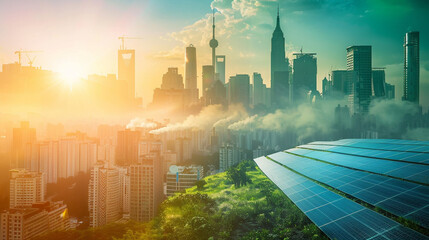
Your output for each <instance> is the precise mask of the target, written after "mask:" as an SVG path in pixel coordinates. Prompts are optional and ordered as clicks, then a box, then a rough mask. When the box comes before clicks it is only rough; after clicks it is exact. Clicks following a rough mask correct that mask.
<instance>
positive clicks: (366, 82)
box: [347, 46, 372, 114]
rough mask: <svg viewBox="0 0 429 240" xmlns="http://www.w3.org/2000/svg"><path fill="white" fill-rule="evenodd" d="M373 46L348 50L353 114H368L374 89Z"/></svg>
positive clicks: (349, 48)
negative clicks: (372, 85) (372, 82)
mask: <svg viewBox="0 0 429 240" xmlns="http://www.w3.org/2000/svg"><path fill="white" fill-rule="evenodd" d="M371 52H372V50H371V46H351V47H348V48H347V70H348V71H349V81H350V85H351V86H352V87H351V91H350V95H349V102H350V106H351V110H352V113H360V114H365V113H368V110H369V104H370V101H371V95H372V88H371V79H372V56H371Z"/></svg>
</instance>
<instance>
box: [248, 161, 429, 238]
mask: <svg viewBox="0 0 429 240" xmlns="http://www.w3.org/2000/svg"><path fill="white" fill-rule="evenodd" d="M255 162H256V163H257V164H258V166H259V168H260V169H261V170H262V172H264V173H265V175H266V176H267V177H268V178H270V179H271V180H272V181H273V182H274V184H276V185H277V186H278V187H279V188H280V189H281V190H282V191H283V192H284V193H285V194H286V195H287V196H288V197H289V198H290V199H291V200H292V201H293V202H294V203H295V204H296V205H297V206H298V208H300V209H301V210H302V211H303V212H304V213H305V214H306V215H307V216H308V217H309V218H310V220H311V221H313V222H314V223H315V224H316V225H317V226H318V227H319V228H320V229H321V230H322V231H323V232H324V233H325V234H326V235H327V236H328V237H329V238H331V239H368V238H378V239H380V238H383V237H384V238H387V239H427V237H425V236H424V235H422V234H420V233H418V232H416V231H414V230H411V229H409V228H406V227H404V226H402V225H400V224H399V223H397V222H395V221H393V220H391V219H389V218H387V217H385V216H383V215H381V214H379V213H376V212H374V211H372V210H369V209H367V208H365V207H364V206H362V205H359V204H358V203H356V202H353V201H352V200H349V199H347V198H344V197H342V196H340V195H338V194H336V193H334V192H331V191H329V190H328V189H326V188H324V187H322V186H321V185H319V184H317V183H315V182H313V181H311V180H309V179H307V178H305V177H303V176H301V175H299V174H297V173H294V172H293V171H291V170H289V169H287V168H285V167H283V166H281V165H279V164H277V163H275V162H274V161H271V160H269V159H267V158H265V157H260V158H257V159H255ZM395 233H398V234H395ZM404 237H405V238H404Z"/></svg>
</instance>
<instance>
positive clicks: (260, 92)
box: [253, 72, 266, 106]
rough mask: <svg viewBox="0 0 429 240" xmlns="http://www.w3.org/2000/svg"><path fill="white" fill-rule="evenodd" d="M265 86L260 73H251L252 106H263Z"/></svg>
mask: <svg viewBox="0 0 429 240" xmlns="http://www.w3.org/2000/svg"><path fill="white" fill-rule="evenodd" d="M265 88H266V87H265V85H264V82H263V80H262V76H261V74H260V73H256V72H255V73H253V106H256V105H258V104H265V101H264V93H265V92H264V91H265Z"/></svg>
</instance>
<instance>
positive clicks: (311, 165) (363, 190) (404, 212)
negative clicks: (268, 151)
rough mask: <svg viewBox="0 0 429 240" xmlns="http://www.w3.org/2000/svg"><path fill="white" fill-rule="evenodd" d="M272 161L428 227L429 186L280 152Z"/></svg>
mask: <svg viewBox="0 0 429 240" xmlns="http://www.w3.org/2000/svg"><path fill="white" fill-rule="evenodd" d="M286 152H287V151H286ZM269 157H270V158H272V159H273V160H274V161H277V162H279V163H281V164H283V165H285V166H287V167H289V168H291V169H293V170H294V171H297V172H299V173H301V174H303V175H305V176H307V177H309V178H311V179H314V180H316V181H319V182H322V183H324V184H327V185H329V186H331V187H333V188H336V189H338V190H340V191H342V192H344V193H347V194H349V195H351V196H353V197H356V198H358V199H360V200H362V201H364V202H367V203H369V204H371V205H374V206H378V207H381V208H383V209H385V210H386V211H389V212H391V213H393V214H395V215H397V216H401V217H404V218H408V219H410V220H413V221H415V222H417V223H419V224H420V225H422V226H426V227H429V219H427V218H428V216H427V215H426V212H425V210H424V208H425V207H426V206H429V187H427V186H421V185H418V184H415V183H410V182H404V181H401V180H398V179H392V178H389V177H386V176H380V175H374V174H371V173H368V172H358V171H356V170H352V169H348V168H344V167H340V166H335V165H331V164H327V163H324V162H319V161H315V160H312V159H309V158H305V157H300V156H296V155H292V154H288V153H284V152H278V153H275V154H272V155H269ZM356 172H358V173H359V174H356ZM400 199H402V200H400ZM398 202H399V204H398ZM422 220H426V221H422Z"/></svg>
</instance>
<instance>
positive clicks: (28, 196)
mask: <svg viewBox="0 0 429 240" xmlns="http://www.w3.org/2000/svg"><path fill="white" fill-rule="evenodd" d="M45 195H46V182H45V177H44V173H39V172H29V171H27V170H15V169H14V170H10V171H9V207H10V208H15V207H31V205H32V204H34V203H37V202H42V201H45Z"/></svg>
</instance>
